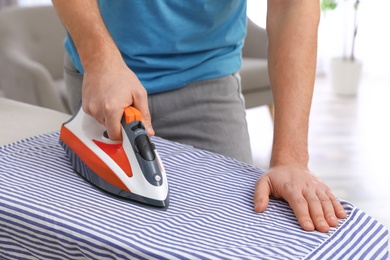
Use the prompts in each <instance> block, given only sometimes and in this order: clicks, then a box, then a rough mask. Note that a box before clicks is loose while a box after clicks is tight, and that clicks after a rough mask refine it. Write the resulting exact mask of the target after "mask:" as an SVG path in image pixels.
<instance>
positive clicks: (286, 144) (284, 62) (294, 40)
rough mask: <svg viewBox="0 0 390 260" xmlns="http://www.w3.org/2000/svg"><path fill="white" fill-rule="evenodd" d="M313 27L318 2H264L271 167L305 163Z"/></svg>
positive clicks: (313, 58) (314, 45)
mask: <svg viewBox="0 0 390 260" xmlns="http://www.w3.org/2000/svg"><path fill="white" fill-rule="evenodd" d="M318 23H319V3H318V1H313V0H301V1H294V0H292V1H287V0H270V1H268V16H267V31H268V37H269V53H268V60H269V76H270V82H271V86H272V90H273V95H274V104H275V117H274V142H273V150H272V157H271V164H270V165H271V166H273V165H276V164H291V163H293V164H299V165H307V163H308V159H309V158H308V157H309V156H308V149H307V139H308V119H309V114H310V107H311V100H312V93H313V86H314V80H315V71H316V56H317V29H318Z"/></svg>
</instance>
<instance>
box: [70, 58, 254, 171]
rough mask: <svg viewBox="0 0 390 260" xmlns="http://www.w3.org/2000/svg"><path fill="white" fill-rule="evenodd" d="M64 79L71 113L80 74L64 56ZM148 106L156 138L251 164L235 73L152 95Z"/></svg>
mask: <svg viewBox="0 0 390 260" xmlns="http://www.w3.org/2000/svg"><path fill="white" fill-rule="evenodd" d="M64 76H65V84H66V87H67V90H68V93H69V95H70V100H71V104H72V109H73V112H74V109H76V108H77V107H78V105H79V102H80V100H81V86H82V81H83V75H82V74H80V73H79V72H78V71H77V70H76V69H75V67H74V66H73V64H72V62H71V61H70V58H69V57H68V56H67V55H66V57H65V75H64ZM148 103H149V110H150V113H151V117H152V126H153V129H154V131H155V134H156V136H159V137H162V138H164V139H167V140H172V141H175V142H180V143H184V144H189V145H192V146H194V147H195V148H200V149H204V150H208V151H211V152H215V153H219V154H223V155H225V156H228V157H232V158H235V159H237V160H239V161H243V162H246V163H252V153H251V148H250V141H249V134H248V128H247V122H246V113H245V101H244V97H243V95H242V93H241V82H240V76H239V75H238V74H237V73H236V74H232V75H228V76H225V77H221V78H215V79H210V80H204V81H199V82H195V83H191V84H189V85H187V86H185V87H183V88H180V89H177V90H172V91H168V92H163V93H158V94H151V95H149V96H148Z"/></svg>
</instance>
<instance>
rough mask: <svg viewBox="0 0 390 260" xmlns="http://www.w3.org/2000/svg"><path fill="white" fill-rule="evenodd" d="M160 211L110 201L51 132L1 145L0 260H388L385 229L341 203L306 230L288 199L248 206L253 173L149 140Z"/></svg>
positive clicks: (206, 155)
mask: <svg viewBox="0 0 390 260" xmlns="http://www.w3.org/2000/svg"><path fill="white" fill-rule="evenodd" d="M153 142H154V143H155V144H156V147H157V149H158V150H159V153H160V155H161V158H162V160H163V162H164V165H165V168H166V171H167V175H168V181H169V184H170V206H169V208H168V209H167V210H158V209H155V208H150V207H142V206H140V205H138V204H134V203H131V202H129V201H125V200H122V199H119V198H116V197H112V196H110V195H108V194H106V193H104V192H102V191H100V190H98V189H96V188H94V187H92V186H91V185H90V184H89V183H87V182H85V181H84V180H83V179H82V178H81V177H79V176H78V175H77V174H76V173H74V172H73V171H72V169H71V166H70V163H69V161H68V159H67V157H66V155H65V152H64V150H63V149H62V147H61V146H60V145H59V144H58V133H57V132H55V133H49V134H44V135H40V136H36V137H33V138H29V139H26V140H23V141H20V142H17V143H13V144H10V145H6V146H3V147H2V148H0V259H72V260H73V259H387V258H388V249H387V248H388V231H387V230H386V229H385V228H384V226H382V225H381V224H379V223H378V222H377V221H376V220H375V219H373V218H372V217H370V216H368V215H367V214H366V213H364V212H363V211H361V210H360V209H358V208H355V207H354V206H353V205H351V204H350V203H348V202H345V201H343V205H344V207H345V209H346V210H347V212H348V218H346V219H345V220H342V221H341V222H340V225H339V227H338V228H333V229H332V230H331V231H330V232H329V233H326V234H324V233H319V232H305V231H303V230H302V229H301V228H300V227H299V225H298V223H297V221H296V218H295V217H294V214H293V212H292V211H291V209H290V208H289V207H288V205H287V204H286V203H285V202H283V201H279V200H271V202H270V205H269V208H268V210H267V211H266V212H264V213H262V214H257V213H255V212H254V211H253V205H252V197H253V192H254V183H255V181H256V179H257V178H258V177H259V176H260V175H261V174H262V172H261V170H259V169H256V168H253V167H251V166H249V165H246V164H243V163H239V162H237V161H235V160H231V159H229V158H226V157H223V156H220V155H217V154H213V153H210V152H206V151H202V150H198V149H194V148H192V147H190V146H185V145H181V144H178V143H172V142H169V141H166V140H163V139H160V138H157V137H154V138H153Z"/></svg>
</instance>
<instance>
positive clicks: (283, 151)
mask: <svg viewBox="0 0 390 260" xmlns="http://www.w3.org/2000/svg"><path fill="white" fill-rule="evenodd" d="M308 163H309V153H308V150H307V146H306V147H302V148H299V147H297V146H292V147H287V146H283V148H278V147H277V146H274V147H273V150H272V155H271V160H270V166H271V167H273V166H277V165H296V166H301V167H307V166H308Z"/></svg>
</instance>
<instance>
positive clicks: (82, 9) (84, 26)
mask: <svg viewBox="0 0 390 260" xmlns="http://www.w3.org/2000/svg"><path fill="white" fill-rule="evenodd" d="M52 2H53V6H54V7H55V9H56V11H57V14H58V16H59V17H60V19H61V21H62V23H63V24H64V26H65V27H66V29H67V31H68V32H69V34H70V35H71V37H72V40H73V42H74V44H75V46H76V49H77V51H78V54H79V55H80V59H81V62H82V64H83V67H84V70H86V69H87V68H88V67H89V66H93V65H96V64H98V63H101V62H104V61H105V60H106V59H108V60H109V59H113V58H120V52H119V50H118V49H117V47H116V45H115V42H114V41H113V39H112V38H111V35H110V34H109V32H108V30H107V28H106V26H105V24H104V22H103V19H102V17H101V15H100V11H99V8H98V4H97V0H66V1H63V0H52Z"/></svg>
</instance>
